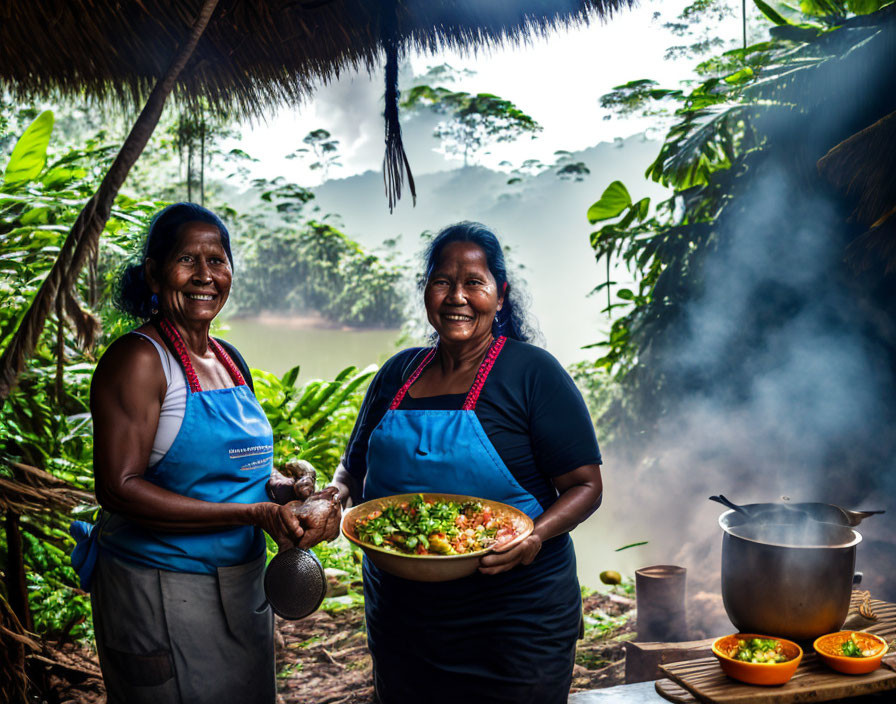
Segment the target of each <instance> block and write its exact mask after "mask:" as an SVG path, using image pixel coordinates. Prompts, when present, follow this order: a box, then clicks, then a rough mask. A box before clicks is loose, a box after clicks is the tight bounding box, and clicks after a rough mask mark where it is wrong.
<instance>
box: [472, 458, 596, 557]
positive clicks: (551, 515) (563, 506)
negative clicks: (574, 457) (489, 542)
mask: <svg viewBox="0 0 896 704" xmlns="http://www.w3.org/2000/svg"><path fill="white" fill-rule="evenodd" d="M552 481H553V483H554V487H555V488H556V489H557V491H558V492H559V493H560V496H559V498H558V499H557V500H556V501H555V502H554V503H553V504H551V506H550V508H548V510H547V511H545V512H544V513H542V514H541V515H540V516H539V517H538V518H536V519H535V530H534V531H533V532H532V534H531V535H530V536H529V537H527V538H526V539H525V540H524V541H523V542H521V543H520V544H519V545H517V546H515V547H513V548H511V549H510V550H508V551H507V552H493V553H490V554H489V555H486V556H485V557H483V558H482V561H481V562H480V567H479V571H480V572H482V573H483V574H498V573H499V572H506V571H507V570H509V569H511V568H513V567H516V566H517V565H518V564H523V565H528V564H530V563H531V562H532V561H533V560H534V559H535V557H536V555H538V553H539V551H540V550H541V544H542V543H543V542H544V541H545V540H548V539H549V538H553V537H555V536H557V535H561V534H563V533H568V532H569V531H571V530H572V529H573V528H575V527H576V526H577V525H579V523H581V522H582V521H584V520H585V519H586V518H588V516H590V515H591V514H592V513H594V512H595V511H596V510H597V508H598V507H599V506H600V501H601V497H602V496H603V482H602V481H601V478H600V465H599V464H586V465H584V466H582V467H578V468H577V469H574V470H572V471H571V472H567V473H566V474H561V475H559V476H557V477H554V478H553V480H552Z"/></svg>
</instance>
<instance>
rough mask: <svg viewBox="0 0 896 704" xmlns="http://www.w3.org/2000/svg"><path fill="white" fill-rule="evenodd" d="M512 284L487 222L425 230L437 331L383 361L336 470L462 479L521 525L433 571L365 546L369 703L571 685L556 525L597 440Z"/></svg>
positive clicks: (370, 492)
mask: <svg viewBox="0 0 896 704" xmlns="http://www.w3.org/2000/svg"><path fill="white" fill-rule="evenodd" d="M515 296H516V292H515V291H514V290H512V289H511V286H510V285H509V284H508V282H507V272H506V267H505V264H504V256H503V252H502V250H501V246H500V244H499V243H498V240H497V238H496V237H495V235H494V233H493V232H492V231H491V230H489V229H488V228H486V227H485V226H483V225H480V224H478V223H470V222H465V223H459V224H457V225H453V226H451V227H448V228H445V229H444V230H443V231H442V232H441V233H439V235H438V236H437V237H436V238H435V240H433V243H432V245H431V247H430V249H429V252H428V254H427V260H426V268H425V286H424V289H423V298H424V302H425V304H426V313H427V317H428V318H429V322H430V323H431V324H432V326H433V327H434V328H435V331H436V335H437V344H436V346H434V347H430V348H425V349H410V350H405V351H403V352H400V353H398V354H397V355H395V356H394V357H393V358H392V359H390V360H389V361H388V362H386V364H384V365H383V367H382V369H380V371H379V373H378V374H377V376H376V377H375V378H374V380H373V382H372V383H371V385H370V388H369V389H368V392H367V396H366V397H365V399H364V405H363V406H362V408H361V411H360V413H359V415H358V421H357V423H356V424H355V429H354V431H353V432H352V436H351V439H350V441H349V446H348V448H347V450H346V453H345V455H344V457H343V461H342V465H341V466H340V468H339V469H338V470H337V472H336V475H335V477H334V483H335V484H336V486H337V487H338V488H339V493H340V497H341V498H342V500H343V501H345V502H347V501H349V500H350V499H351V500H359V499H363V500H365V501H367V500H373V499H381V498H383V497H387V496H394V495H396V494H405V493H425V492H435V493H444V494H463V495H468V496H473V497H476V498H479V499H487V500H490V501H499V502H501V503H504V504H510V505H511V506H513V507H515V508H517V509H519V510H520V511H522V512H523V513H525V514H526V515H528V516H529V517H530V518H531V519H533V521H534V525H535V527H534V530H533V531H532V533H530V534H529V535H528V536H526V537H525V538H524V539H522V540H521V541H520V542H519V543H518V544H513V545H510V546H508V547H506V548H503V549H496V550H495V551H494V552H493V553H491V554H489V555H486V556H484V557H482V558H481V560H480V561H479V564H478V571H477V572H476V573H474V574H472V575H470V576H467V577H462V578H460V579H455V580H452V581H447V582H420V581H415V580H411V579H404V578H402V577H397V576H395V575H392V574H389V573H388V572H385V571H383V570H380V569H379V568H378V567H377V566H376V565H375V564H374V563H372V562H370V561H368V560H367V558H365V560H364V606H365V610H366V616H367V637H368V642H369V644H370V650H371V653H372V655H373V659H374V683H375V686H376V693H377V697H378V701H381V702H383V704H405V703H408V704H410V703H411V702H416V701H419V699H420V692H426V697H427V699H428V700H429V701H430V702H431V703H432V704H442V703H445V704H448V703H449V702H450V703H451V704H454V703H455V702H458V701H473V702H477V703H479V704H498V703H499V702H502V703H503V702H514V703H515V704H526V703H528V704H561V703H562V702H566V700H567V697H568V694H569V686H570V680H571V678H572V668H573V656H574V653H575V642H576V636H577V635H578V633H579V628H580V626H581V625H582V622H581V619H582V602H581V594H580V591H579V585H578V581H577V579H576V566H575V565H576V563H575V554H574V553H573V547H572V542H571V541H570V539H569V535H568V532H569V531H570V530H572V528H574V527H575V526H576V525H577V524H578V523H580V522H581V521H583V520H585V519H586V518H587V517H588V516H589V515H590V514H591V513H592V512H593V511H594V510H595V509H596V508H597V507H598V505H599V504H600V499H601V492H602V484H601V477H600V461H601V460H600V452H599V450H598V447H597V441H596V439H595V436H594V428H593V426H592V424H591V419H590V418H589V416H588V411H587V409H586V408H585V404H584V402H583V400H582V397H581V395H580V394H579V392H578V390H577V389H576V387H575V384H573V382H572V379H570V377H569V375H568V374H567V373H566V372H565V370H564V369H563V367H561V366H560V364H559V362H557V360H556V359H554V358H553V357H552V356H551V355H550V354H548V353H547V352H545V351H544V350H542V349H539V348H538V347H535V346H534V345H532V344H529V342H528V340H529V338H528V336H527V334H526V330H527V325H526V324H525V321H524V320H523V317H522V315H521V313H520V309H519V308H518V307H517V306H516V304H515V301H516V299H515ZM425 537H427V536H425ZM431 537H432V536H428V537H427V539H430V538H431ZM408 634H413V637H408Z"/></svg>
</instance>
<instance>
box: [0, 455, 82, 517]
mask: <svg viewBox="0 0 896 704" xmlns="http://www.w3.org/2000/svg"><path fill="white" fill-rule="evenodd" d="M8 467H9V468H10V469H11V470H12V478H9V479H7V478H5V477H3V476H0V512H4V513H5V512H7V511H11V512H13V513H16V514H18V515H23V514H28V513H36V514H41V513H52V512H54V511H59V512H61V513H63V514H68V513H69V512H70V511H71V510H72V509H73V508H76V507H78V506H84V505H87V506H90V505H93V504H95V503H96V500H95V499H94V497H93V494H91V493H88V492H86V491H81V490H80V489H78V488H76V487H74V486H72V485H71V484H69V483H68V482H66V481H64V480H63V479H59V478H58V477H54V476H53V475H52V474H50V473H49V472H45V471H44V470H42V469H38V468H37V467H32V466H30V465H27V464H22V463H20V462H10V463H9V464H8Z"/></svg>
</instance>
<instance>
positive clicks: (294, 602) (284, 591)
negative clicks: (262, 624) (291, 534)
mask: <svg viewBox="0 0 896 704" xmlns="http://www.w3.org/2000/svg"><path fill="white" fill-rule="evenodd" d="M264 593H265V596H267V599H268V602H269V603H270V605H271V608H272V609H273V610H274V613H276V614H277V615H278V616H280V617H281V618H285V619H289V620H290V621H296V620H298V619H300V618H305V617H306V616H308V615H309V614H313V613H314V612H315V611H317V608H318V607H319V606H320V605H321V602H322V601H323V600H324V597H325V596H326V595H327V578H326V576H325V575H324V568H323V565H321V564H320V561H319V560H318V559H317V556H316V555H315V554H314V553H313V552H310V551H308V550H300V549H299V548H289V549H288V550H281V551H280V552H278V553H277V554H276V555H275V556H274V558H273V559H272V560H271V561H270V563H269V564H268V567H267V569H266V570H265V573H264Z"/></svg>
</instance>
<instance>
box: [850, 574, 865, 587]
mask: <svg viewBox="0 0 896 704" xmlns="http://www.w3.org/2000/svg"><path fill="white" fill-rule="evenodd" d="M862 577H863V575H862V573H861V572H856V573H855V574H854V575H853V576H852V583H853V585H856V584H861V583H862Z"/></svg>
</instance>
